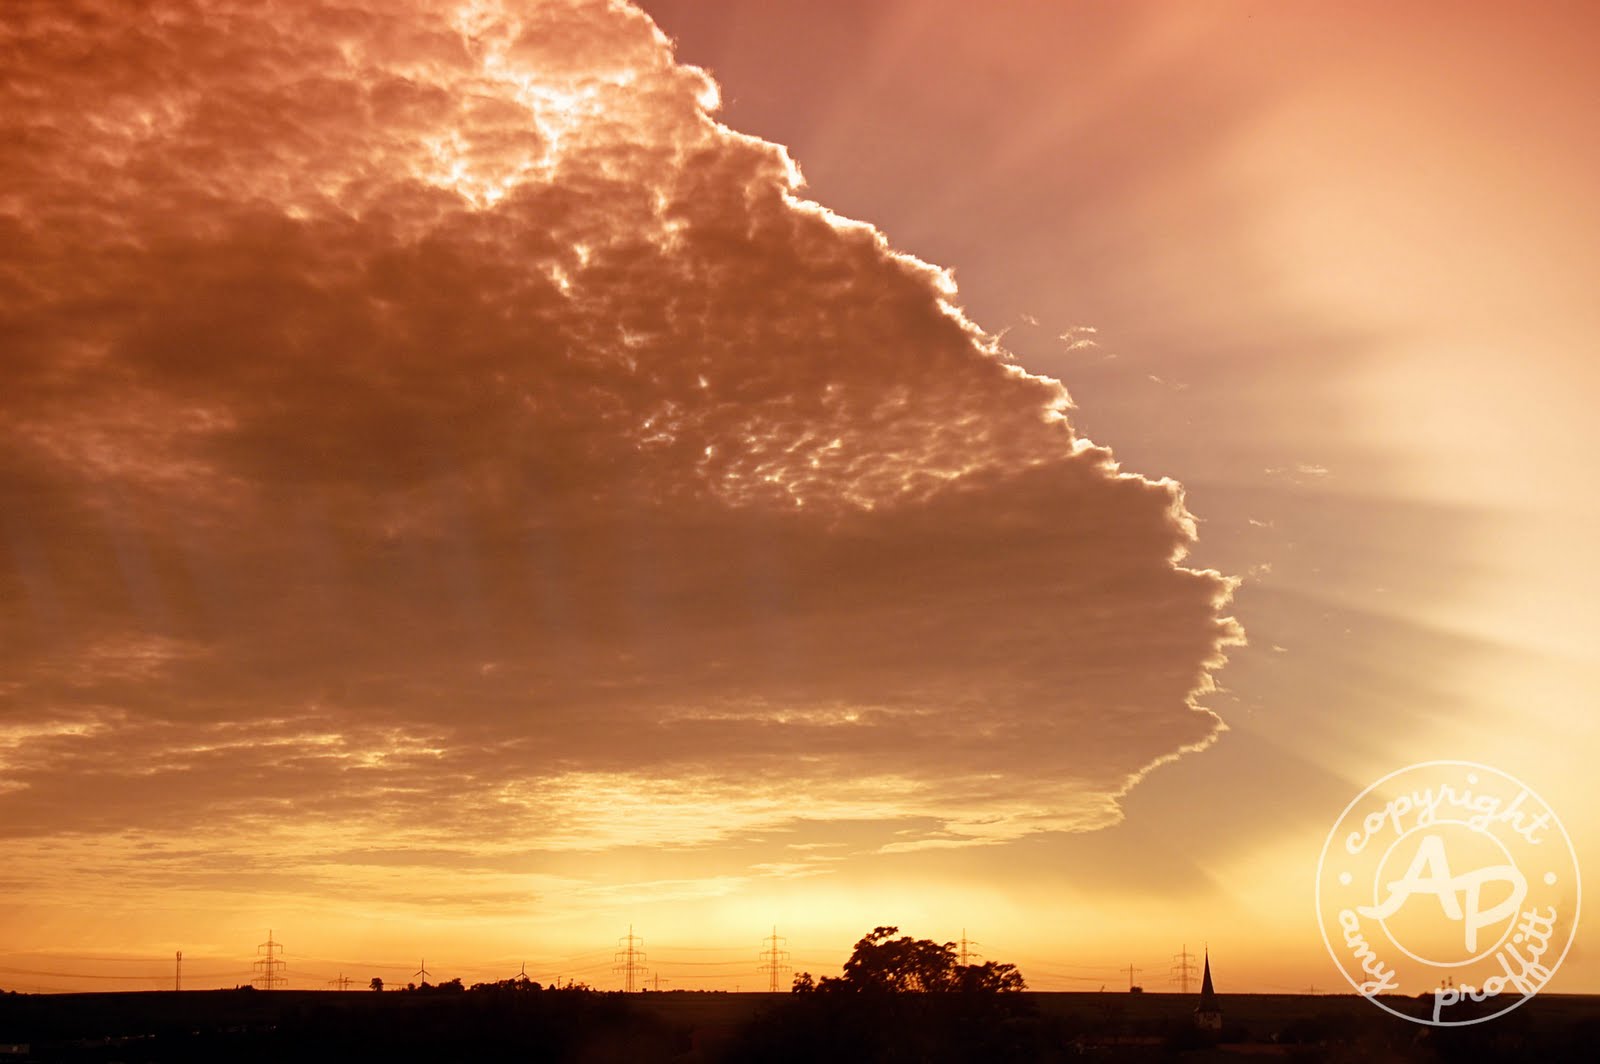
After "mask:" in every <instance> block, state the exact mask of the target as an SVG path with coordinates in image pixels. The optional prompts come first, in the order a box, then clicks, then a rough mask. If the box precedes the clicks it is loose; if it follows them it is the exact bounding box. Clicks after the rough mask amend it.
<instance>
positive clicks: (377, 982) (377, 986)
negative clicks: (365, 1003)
mask: <svg viewBox="0 0 1600 1064" xmlns="http://www.w3.org/2000/svg"><path fill="white" fill-rule="evenodd" d="M367 985H368V986H369V987H371V988H372V989H373V990H382V989H383V980H382V979H379V978H378V977H377V976H373V977H372V982H370V983H368V984H367Z"/></svg>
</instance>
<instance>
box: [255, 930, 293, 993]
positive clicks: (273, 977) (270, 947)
mask: <svg viewBox="0 0 1600 1064" xmlns="http://www.w3.org/2000/svg"><path fill="white" fill-rule="evenodd" d="M256 952H257V953H258V954H261V959H260V960H258V961H256V962H255V967H256V969H257V970H258V971H259V972H260V973H261V974H260V975H258V976H256V977H255V980H254V982H255V985H256V986H258V987H260V988H261V989H262V990H276V989H278V987H280V986H282V985H283V984H284V983H286V982H288V978H287V977H286V976H285V975H284V974H283V970H284V969H285V968H287V967H288V962H287V961H285V960H284V959H283V958H281V957H279V956H278V954H280V953H282V952H283V943H282V942H274V941H273V939H272V931H271V929H268V931H267V940H266V941H265V942H263V943H261V945H259V946H257V947H256Z"/></svg>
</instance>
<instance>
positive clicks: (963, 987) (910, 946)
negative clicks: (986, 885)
mask: <svg viewBox="0 0 1600 1064" xmlns="http://www.w3.org/2000/svg"><path fill="white" fill-rule="evenodd" d="M899 931H900V929H899V928H898V927H876V928H873V929H872V933H871V934H869V935H867V936H866V937H865V938H863V939H862V940H861V941H859V942H857V943H856V946H855V950H854V952H852V953H851V954H850V959H849V960H847V961H845V964H844V973H843V974H842V975H840V976H839V977H838V978H829V977H826V976H824V977H823V979H822V982H821V984H820V985H819V986H818V989H820V990H826V991H832V992H838V991H850V992H856V993H872V992H881V991H894V992H900V991H922V992H945V991H964V992H968V993H982V994H995V993H1002V992H1009V991H1016V990H1022V989H1024V988H1025V985H1026V984H1025V983H1024V982H1023V979H1022V973H1021V972H1019V971H1017V968H1016V965H1014V964H996V963H995V962H993V961H989V962H987V963H985V964H968V965H963V964H960V963H958V961H957V955H956V946H955V943H954V942H945V943H938V942H934V941H932V940H931V939H926V938H917V939H914V938H911V937H910V936H909V935H902V936H901V937H900V938H895V937H894V936H895V935H896V934H898V933H899ZM807 978H809V976H807ZM795 981H796V984H797V986H798V983H799V979H798V977H797V978H796V980H795Z"/></svg>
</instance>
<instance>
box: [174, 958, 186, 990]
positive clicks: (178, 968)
mask: <svg viewBox="0 0 1600 1064" xmlns="http://www.w3.org/2000/svg"><path fill="white" fill-rule="evenodd" d="M172 989H173V990H182V989H183V950H181V949H180V950H179V951H178V959H177V961H176V963H175V964H174V965H173V968H172Z"/></svg>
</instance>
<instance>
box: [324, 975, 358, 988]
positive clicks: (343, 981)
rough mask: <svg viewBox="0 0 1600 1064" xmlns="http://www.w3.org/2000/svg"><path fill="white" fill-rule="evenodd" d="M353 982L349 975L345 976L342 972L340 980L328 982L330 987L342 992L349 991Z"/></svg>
mask: <svg viewBox="0 0 1600 1064" xmlns="http://www.w3.org/2000/svg"><path fill="white" fill-rule="evenodd" d="M352 982H354V980H352V979H351V978H350V977H349V976H348V975H345V974H344V973H343V972H340V973H339V978H337V979H329V980H328V985H329V986H335V987H338V988H339V989H340V990H349V989H350V984H351V983H352Z"/></svg>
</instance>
